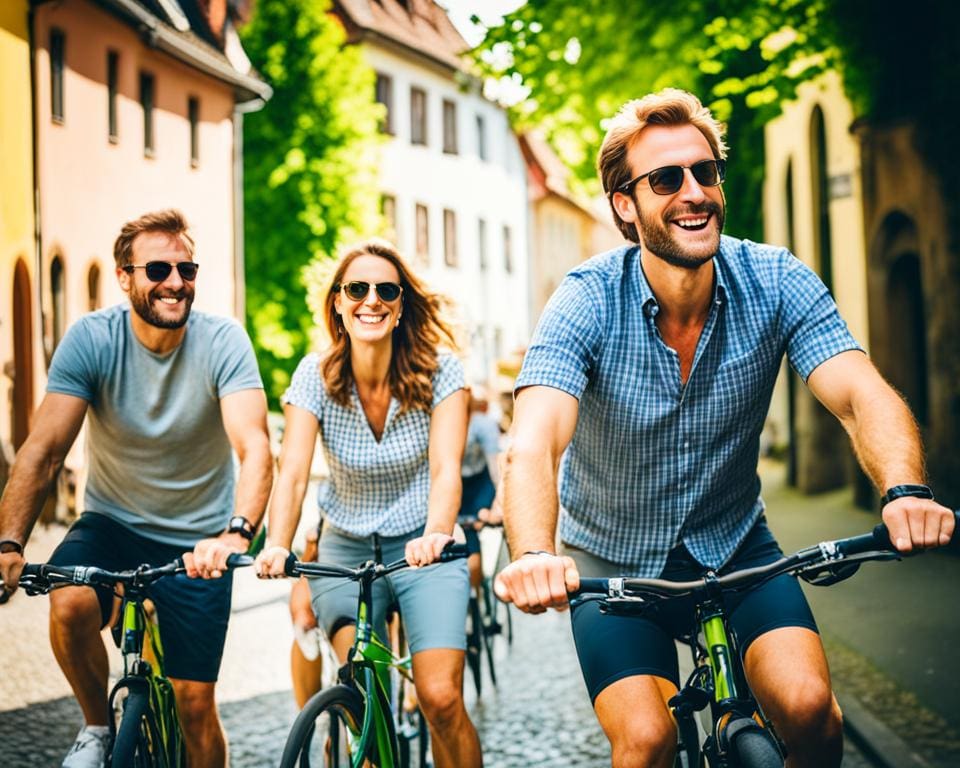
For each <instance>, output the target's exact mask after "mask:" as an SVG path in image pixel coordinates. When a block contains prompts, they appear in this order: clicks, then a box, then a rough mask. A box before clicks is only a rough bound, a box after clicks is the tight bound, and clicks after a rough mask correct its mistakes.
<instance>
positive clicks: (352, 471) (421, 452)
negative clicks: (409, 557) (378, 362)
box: [283, 354, 464, 536]
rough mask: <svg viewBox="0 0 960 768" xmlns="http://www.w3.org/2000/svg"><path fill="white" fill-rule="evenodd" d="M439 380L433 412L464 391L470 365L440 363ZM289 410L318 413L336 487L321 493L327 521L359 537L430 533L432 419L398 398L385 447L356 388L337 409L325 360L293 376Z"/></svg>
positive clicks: (450, 359)
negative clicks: (323, 372)
mask: <svg viewBox="0 0 960 768" xmlns="http://www.w3.org/2000/svg"><path fill="white" fill-rule="evenodd" d="M438 362H439V368H438V369H437V372H436V373H435V374H434V376H433V404H432V408H436V407H437V405H438V404H439V403H440V402H441V401H442V400H444V399H445V398H446V397H448V396H450V395H452V394H453V393H454V392H456V391H458V390H460V389H462V388H463V386H464V376H463V365H462V364H461V362H460V361H459V360H458V359H457V358H456V357H454V356H453V355H449V354H441V355H440V356H439V361H438ZM283 402H284V403H287V404H289V405H295V406H297V407H298V408H303V409H304V410H307V411H310V413H312V414H313V415H314V416H316V417H317V421H319V422H320V440H321V444H322V445H323V452H324V456H325V457H326V459H327V466H328V467H329V468H330V478H329V482H326V483H322V484H321V485H320V491H319V493H318V497H317V503H318V505H319V507H320V514H321V515H322V516H323V517H324V518H325V519H326V520H327V521H329V522H330V524H331V525H333V526H334V527H336V528H339V529H340V530H341V531H345V532H346V533H348V534H352V535H354V536H369V535H370V534H372V533H379V534H382V535H384V536H402V535H405V534H408V533H411V532H412V531H415V530H417V529H418V528H421V527H423V525H424V523H425V522H426V520H427V502H428V499H429V496H430V464H429V460H428V455H427V449H428V447H429V443H430V413H428V412H427V411H424V410H410V411H407V412H406V413H403V414H401V413H400V412H399V411H400V403H399V401H398V400H397V399H396V398H390V406H389V408H388V410H387V421H386V424H385V426H384V429H383V434H382V435H381V436H380V440H379V441H378V440H377V439H376V438H375V437H374V435H373V431H372V430H371V429H370V424H369V423H368V422H367V417H366V414H364V411H363V406H362V405H361V404H360V398H359V396H358V395H357V388H356V385H354V387H353V389H352V391H351V393H350V404H349V405H348V406H346V407H344V406H342V405H340V404H338V403H336V402H334V401H333V400H332V399H331V398H330V396H329V395H328V394H327V389H326V387H325V386H324V383H323V377H322V375H321V373H320V356H319V355H317V354H310V355H307V356H306V357H305V358H303V360H301V361H300V364H299V365H298V366H297V370H296V371H295V372H294V374H293V379H292V380H291V382H290V387H289V388H288V389H287V391H286V392H285V393H284V395H283Z"/></svg>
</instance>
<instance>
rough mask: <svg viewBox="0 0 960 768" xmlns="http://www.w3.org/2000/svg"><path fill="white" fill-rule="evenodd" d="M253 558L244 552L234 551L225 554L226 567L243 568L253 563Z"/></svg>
mask: <svg viewBox="0 0 960 768" xmlns="http://www.w3.org/2000/svg"><path fill="white" fill-rule="evenodd" d="M254 560H255V558H254V557H253V556H251V555H248V554H246V553H244V552H234V553H233V554H232V555H227V568H244V567H246V566H248V565H253V563H254Z"/></svg>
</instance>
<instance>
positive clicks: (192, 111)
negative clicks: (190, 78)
mask: <svg viewBox="0 0 960 768" xmlns="http://www.w3.org/2000/svg"><path fill="white" fill-rule="evenodd" d="M187 117H188V118H189V119H190V167H191V168H196V167H197V166H198V165H200V99H198V98H197V97H196V96H191V97H190V98H189V99H187Z"/></svg>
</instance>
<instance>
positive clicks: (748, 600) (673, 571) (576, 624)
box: [566, 517, 818, 701]
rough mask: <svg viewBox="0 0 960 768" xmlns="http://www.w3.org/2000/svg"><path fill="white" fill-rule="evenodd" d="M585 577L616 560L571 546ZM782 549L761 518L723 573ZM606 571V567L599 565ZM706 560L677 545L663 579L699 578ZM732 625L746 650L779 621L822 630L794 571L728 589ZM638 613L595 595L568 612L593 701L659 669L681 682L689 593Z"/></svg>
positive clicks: (689, 625)
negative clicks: (602, 602)
mask: <svg viewBox="0 0 960 768" xmlns="http://www.w3.org/2000/svg"><path fill="white" fill-rule="evenodd" d="M566 554H569V555H570V556H571V557H573V559H574V560H575V561H576V563H577V566H578V568H580V567H581V565H582V566H583V568H582V569H581V575H582V576H598V577H603V576H617V575H620V572H618V571H617V568H618V566H616V565H615V564H614V563H607V562H606V561H603V560H600V559H599V558H597V557H595V556H593V555H590V554H588V553H585V552H583V551H582V550H577V549H574V548H572V547H567V552H566ZM782 555H783V552H782V551H781V549H780V546H779V545H778V544H777V541H776V539H774V537H773V534H772V533H771V532H770V529H769V528H768V527H767V522H766V519H765V518H763V517H761V518H760V519H759V520H758V521H757V523H756V525H754V527H753V528H752V529H751V530H750V533H748V534H747V537H746V539H744V541H743V543H742V544H741V545H740V547H739V549H737V551H736V553H734V555H733V557H732V558H731V560H730V562H729V563H727V564H726V565H725V566H724V567H723V568H722V569H720V571H719V573H720V574H721V575H723V574H725V573H729V572H731V571H735V570H739V569H741V568H750V567H753V566H758V565H766V564H767V563H771V562H773V561H774V560H777V559H779V558H780V557H781V556H782ZM600 570H606V572H605V573H601V572H598V571H600ZM704 570H705V569H704V567H703V566H702V565H700V563H698V562H697V561H696V560H695V559H694V558H693V556H692V555H691V554H690V553H689V552H688V551H687V549H686V547H684V546H679V547H676V548H674V549H673V550H671V552H670V556H669V558H668V559H667V564H666V565H665V566H664V569H663V573H662V574H661V578H663V579H667V580H669V581H692V580H695V579H698V578H701V577H702V576H703V573H704ZM725 604H726V608H727V616H728V618H729V623H730V628H731V630H732V631H733V632H734V633H735V636H736V638H737V640H738V641H739V646H740V652H741V654H743V653H746V651H747V648H748V647H749V646H750V643H752V642H753V641H754V640H756V639H757V638H758V637H759V636H760V635H762V634H764V633H765V632H769V631H770V630H773V629H779V628H780V627H805V628H807V629H810V630H813V631H814V632H817V631H818V630H817V625H816V622H815V621H814V619H813V614H812V613H811V611H810V606H809V605H808V604H807V599H806V597H804V594H803V591H802V590H801V589H800V584H799V583H798V581H797V579H796V577H795V576H790V575H787V574H784V575H781V576H778V577H776V578H775V579H772V580H770V581H768V582H767V583H766V584H763V585H761V586H760V587H757V588H756V589H753V590H750V591H748V592H738V593H729V594H727V595H725ZM655 611H656V613H653V614H650V615H646V616H642V617H638V616H612V615H609V614H607V615H604V614H602V613H600V607H599V605H598V604H597V603H596V602H586V603H582V604H580V605H579V606H577V607H576V608H575V609H574V610H573V611H572V612H571V615H570V620H571V622H572V624H573V638H574V641H575V643H576V646H577V656H578V657H579V659H580V669H581V671H582V672H583V678H584V681H585V682H586V684H587V690H588V691H589V692H590V700H591V701H595V700H596V698H597V696H598V695H599V694H600V692H601V691H602V690H603V689H604V688H606V687H607V686H608V685H610V684H612V683H614V682H616V681H617V680H620V679H622V678H624V677H632V676H634V675H655V676H657V677H663V678H666V679H667V680H670V681H671V682H672V683H673V684H674V685H676V686H677V687H678V688H679V686H680V671H679V668H678V665H677V650H676V645H675V644H674V640H676V639H680V638H682V637H684V636H688V635H689V634H690V633H691V631H692V630H693V629H694V627H695V622H696V616H695V613H694V604H693V601H692V599H688V598H681V599H678V600H671V601H670V602H669V603H664V604H663V605H661V606H659V607H657V608H656V609H655Z"/></svg>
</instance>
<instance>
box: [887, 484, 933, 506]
mask: <svg viewBox="0 0 960 768" xmlns="http://www.w3.org/2000/svg"><path fill="white" fill-rule="evenodd" d="M904 496H913V497H914V498H916V499H932V498H933V491H931V490H930V489H929V488H928V487H927V486H925V485H895V486H893V488H887V492H886V493H885V494H883V498H882V499H880V506H881V507H885V506H887V504H889V503H890V502H891V501H896V500H897V499H902V498H903V497H904Z"/></svg>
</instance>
